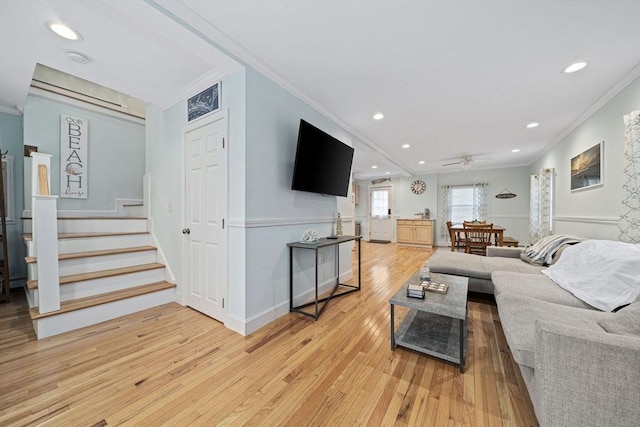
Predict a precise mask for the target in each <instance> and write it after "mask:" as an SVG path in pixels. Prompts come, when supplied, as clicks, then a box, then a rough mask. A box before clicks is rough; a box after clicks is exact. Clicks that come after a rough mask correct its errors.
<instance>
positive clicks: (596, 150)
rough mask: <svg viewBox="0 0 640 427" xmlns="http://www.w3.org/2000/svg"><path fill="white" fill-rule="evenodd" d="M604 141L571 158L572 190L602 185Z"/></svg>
mask: <svg viewBox="0 0 640 427" xmlns="http://www.w3.org/2000/svg"><path fill="white" fill-rule="evenodd" d="M603 154H604V141H602V142H600V143H599V144H596V145H594V146H593V147H591V148H589V149H588V150H585V151H583V152H582V153H580V154H578V155H577V156H575V157H573V158H572V159H571V191H578V190H586V189H587V188H592V187H597V186H600V185H602V183H603V182H602V178H603V173H602V166H603V164H604V162H603Z"/></svg>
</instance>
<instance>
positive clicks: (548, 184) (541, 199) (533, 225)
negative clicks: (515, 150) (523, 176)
mask: <svg viewBox="0 0 640 427" xmlns="http://www.w3.org/2000/svg"><path fill="white" fill-rule="evenodd" d="M553 176H554V169H553V168H547V169H542V170H541V171H540V172H539V173H538V175H531V196H530V205H529V244H533V243H535V242H537V241H538V240H540V239H541V238H543V237H545V236H549V235H550V234H551V233H552V221H551V218H552V217H551V215H552V210H553Z"/></svg>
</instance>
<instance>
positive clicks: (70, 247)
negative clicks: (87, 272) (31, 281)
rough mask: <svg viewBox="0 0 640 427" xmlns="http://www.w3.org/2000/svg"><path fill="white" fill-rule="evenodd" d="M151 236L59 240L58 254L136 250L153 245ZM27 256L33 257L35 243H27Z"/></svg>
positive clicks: (128, 235)
mask: <svg viewBox="0 0 640 427" xmlns="http://www.w3.org/2000/svg"><path fill="white" fill-rule="evenodd" d="M150 242H151V237H150V235H149V234H123V235H121V236H101V237H77V238H73V239H59V240H58V253H61V254H69V253H77V252H88V251H101V250H107V249H121V248H134V247H136V246H149V245H151V243H150ZM27 256H34V255H33V241H27Z"/></svg>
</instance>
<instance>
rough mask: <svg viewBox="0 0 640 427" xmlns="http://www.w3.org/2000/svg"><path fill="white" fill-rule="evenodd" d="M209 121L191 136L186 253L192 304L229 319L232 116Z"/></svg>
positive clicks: (188, 143)
mask: <svg viewBox="0 0 640 427" xmlns="http://www.w3.org/2000/svg"><path fill="white" fill-rule="evenodd" d="M217 117H219V119H217V120H215V121H212V120H208V122H206V124H203V125H202V126H200V127H197V128H193V129H191V130H188V131H187V133H186V135H185V163H186V165H185V173H186V177H185V185H186V191H185V194H186V197H185V205H186V206H185V218H186V227H185V229H184V230H183V233H184V234H185V237H186V239H187V245H186V250H185V252H184V256H185V259H184V262H183V266H185V270H184V276H185V292H186V303H187V305H188V306H189V307H193V308H195V309H196V310H198V311H200V312H202V313H204V314H206V315H207V316H210V317H213V318H214V319H217V320H220V321H223V322H224V321H225V319H226V309H225V299H226V297H227V233H226V227H225V223H224V221H225V217H226V212H227V149H226V146H225V141H226V119H225V118H224V116H222V115H219V116H217Z"/></svg>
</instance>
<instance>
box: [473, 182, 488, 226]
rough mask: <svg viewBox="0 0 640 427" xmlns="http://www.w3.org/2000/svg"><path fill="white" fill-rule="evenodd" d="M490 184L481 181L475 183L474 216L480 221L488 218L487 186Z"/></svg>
mask: <svg viewBox="0 0 640 427" xmlns="http://www.w3.org/2000/svg"><path fill="white" fill-rule="evenodd" d="M488 186H489V184H487V183H486V182H481V183H479V184H473V218H474V219H476V218H477V219H478V220H480V221H486V220H487V206H488V204H489V203H488V201H487V187H488Z"/></svg>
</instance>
